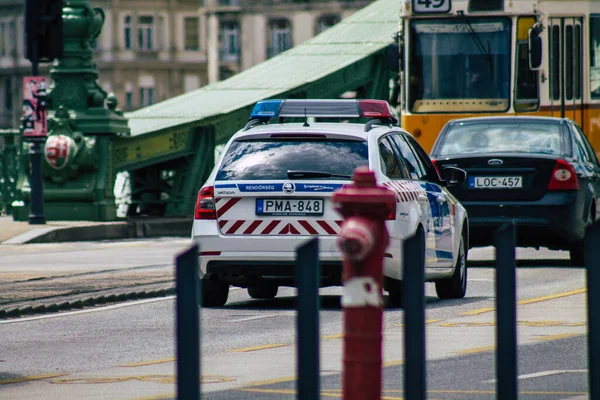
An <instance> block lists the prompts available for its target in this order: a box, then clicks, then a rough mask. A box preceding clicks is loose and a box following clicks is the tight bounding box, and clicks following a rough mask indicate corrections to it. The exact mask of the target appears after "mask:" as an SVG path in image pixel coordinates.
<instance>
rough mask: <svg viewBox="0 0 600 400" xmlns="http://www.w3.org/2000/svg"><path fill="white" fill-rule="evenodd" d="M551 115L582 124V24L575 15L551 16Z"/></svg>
mask: <svg viewBox="0 0 600 400" xmlns="http://www.w3.org/2000/svg"><path fill="white" fill-rule="evenodd" d="M548 38H549V40H548V43H549V51H548V54H549V57H550V59H549V61H550V102H551V104H552V116H553V117H562V118H570V119H572V120H573V121H576V122H577V124H578V125H579V126H580V127H583V88H582V86H583V81H582V77H583V54H582V51H581V50H582V46H583V27H582V19H581V18H576V17H561V18H550V23H549V27H548Z"/></svg>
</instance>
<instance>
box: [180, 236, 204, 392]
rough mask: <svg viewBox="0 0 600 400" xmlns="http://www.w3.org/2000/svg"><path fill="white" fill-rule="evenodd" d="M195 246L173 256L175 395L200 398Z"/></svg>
mask: <svg viewBox="0 0 600 400" xmlns="http://www.w3.org/2000/svg"><path fill="white" fill-rule="evenodd" d="M198 254H199V248H198V245H197V244H194V245H193V246H192V247H191V248H189V249H188V250H186V251H185V252H183V253H181V254H179V255H178V256H177V258H176V268H177V270H176V283H175V284H176V292H177V302H176V303H177V305H176V309H177V317H176V318H177V324H176V325H177V326H176V331H177V399H178V400H200V321H199V318H198V317H199V311H198V299H199V291H200V289H199V287H200V285H199V280H198V276H199V275H198Z"/></svg>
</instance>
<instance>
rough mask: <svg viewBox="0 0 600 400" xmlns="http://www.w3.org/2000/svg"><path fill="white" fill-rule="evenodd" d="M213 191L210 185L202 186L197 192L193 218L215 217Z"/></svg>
mask: <svg viewBox="0 0 600 400" xmlns="http://www.w3.org/2000/svg"><path fill="white" fill-rule="evenodd" d="M214 194H215V191H214V188H213V187H212V186H207V187H203V188H202V189H200V192H198V199H197V200H196V212H195V213H194V219H217V213H216V211H215V197H214Z"/></svg>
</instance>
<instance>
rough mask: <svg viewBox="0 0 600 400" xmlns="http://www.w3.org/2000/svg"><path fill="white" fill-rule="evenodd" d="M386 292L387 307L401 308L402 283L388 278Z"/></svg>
mask: <svg viewBox="0 0 600 400" xmlns="http://www.w3.org/2000/svg"><path fill="white" fill-rule="evenodd" d="M387 292H388V305H389V306H390V307H402V296H403V294H402V281H399V280H397V279H392V278H388V283H387Z"/></svg>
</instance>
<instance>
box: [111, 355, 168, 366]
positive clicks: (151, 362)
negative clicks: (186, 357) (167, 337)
mask: <svg viewBox="0 0 600 400" xmlns="http://www.w3.org/2000/svg"><path fill="white" fill-rule="evenodd" d="M173 361H177V359H176V358H174V357H171V358H163V359H160V360H148V361H141V362H137V363H131V364H121V365H119V367H143V366H145V365H154V364H164V363H169V362H173Z"/></svg>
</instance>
